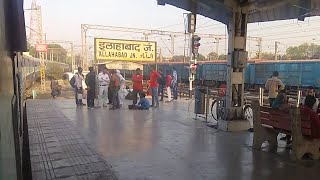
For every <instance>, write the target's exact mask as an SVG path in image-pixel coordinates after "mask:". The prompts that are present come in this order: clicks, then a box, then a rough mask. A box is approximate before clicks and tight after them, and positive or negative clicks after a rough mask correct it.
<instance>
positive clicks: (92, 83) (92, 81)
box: [85, 67, 96, 109]
mask: <svg viewBox="0 0 320 180" xmlns="http://www.w3.org/2000/svg"><path fill="white" fill-rule="evenodd" d="M89 71H90V72H89V73H88V74H87V76H86V80H85V82H86V85H87V90H88V97H87V104H88V109H93V108H94V98H95V93H96V88H95V87H96V74H95V72H94V71H93V67H89Z"/></svg>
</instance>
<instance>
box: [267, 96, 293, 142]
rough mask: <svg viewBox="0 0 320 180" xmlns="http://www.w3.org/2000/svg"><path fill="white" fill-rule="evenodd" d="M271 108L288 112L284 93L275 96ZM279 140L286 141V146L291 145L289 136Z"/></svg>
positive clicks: (286, 98)
mask: <svg viewBox="0 0 320 180" xmlns="http://www.w3.org/2000/svg"><path fill="white" fill-rule="evenodd" d="M271 108H272V109H278V110H281V111H285V112H288V111H289V108H290V105H289V104H288V97H287V95H286V94H285V93H284V92H280V93H279V94H278V95H277V97H276V99H275V100H274V101H273V103H272V106H271ZM280 140H283V141H287V144H288V145H289V144H291V136H290V135H286V136H284V137H281V138H280Z"/></svg>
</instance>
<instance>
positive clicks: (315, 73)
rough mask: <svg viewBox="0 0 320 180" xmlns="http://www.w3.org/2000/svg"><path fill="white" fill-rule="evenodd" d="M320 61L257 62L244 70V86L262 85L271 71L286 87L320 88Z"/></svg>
mask: <svg viewBox="0 0 320 180" xmlns="http://www.w3.org/2000/svg"><path fill="white" fill-rule="evenodd" d="M319 70H320V60H290V61H283V60H282V61H259V62H255V63H252V64H249V65H248V67H247V69H246V76H245V80H246V84H250V85H264V84H265V82H266V80H267V79H268V78H269V77H270V76H271V75H272V72H273V71H278V72H279V78H280V79H281V80H282V81H283V83H284V84H285V85H286V86H287V87H295V88H298V87H307V86H314V87H316V88H319V87H320V71H319Z"/></svg>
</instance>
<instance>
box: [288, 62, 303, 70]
mask: <svg viewBox="0 0 320 180" xmlns="http://www.w3.org/2000/svg"><path fill="white" fill-rule="evenodd" d="M299 67H300V66H299V65H298V64H289V71H299V69H300V68H299Z"/></svg>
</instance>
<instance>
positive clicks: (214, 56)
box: [208, 52, 219, 61]
mask: <svg viewBox="0 0 320 180" xmlns="http://www.w3.org/2000/svg"><path fill="white" fill-rule="evenodd" d="M218 58H219V56H218V54H217V53H216V52H210V53H209V54H208V60H209V61H210V60H217V59H218Z"/></svg>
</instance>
